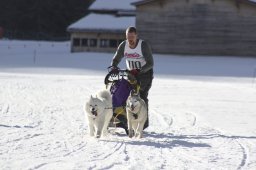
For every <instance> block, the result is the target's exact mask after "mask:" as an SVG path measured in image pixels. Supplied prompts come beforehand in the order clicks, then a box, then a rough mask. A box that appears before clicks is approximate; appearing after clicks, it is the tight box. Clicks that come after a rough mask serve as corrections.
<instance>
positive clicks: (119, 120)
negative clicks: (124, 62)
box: [104, 67, 140, 133]
mask: <svg viewBox="0 0 256 170" xmlns="http://www.w3.org/2000/svg"><path fill="white" fill-rule="evenodd" d="M104 83H105V85H106V88H107V89H108V88H109V89H110V93H111V96H112V109H113V117H112V119H111V121H110V124H109V127H115V128H116V127H121V128H124V129H125V131H126V133H128V127H127V117H126V100H127V98H128V96H129V95H130V92H131V91H132V90H134V91H135V92H138V91H139V87H140V86H139V83H138V80H136V78H135V77H134V76H133V75H132V74H130V72H129V71H128V70H123V69H119V68H116V69H115V70H114V71H113V69H112V67H108V74H107V75H106V77H105V80H104Z"/></svg>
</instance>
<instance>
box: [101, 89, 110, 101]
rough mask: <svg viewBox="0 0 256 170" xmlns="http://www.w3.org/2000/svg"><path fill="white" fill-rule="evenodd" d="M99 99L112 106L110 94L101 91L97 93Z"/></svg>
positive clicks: (106, 91)
mask: <svg viewBox="0 0 256 170" xmlns="http://www.w3.org/2000/svg"><path fill="white" fill-rule="evenodd" d="M99 97H101V98H102V99H105V100H106V101H108V102H109V103H111V104H112V97H111V94H110V92H109V91H108V90H103V91H100V92H99Z"/></svg>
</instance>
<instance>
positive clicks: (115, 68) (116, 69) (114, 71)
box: [110, 66, 119, 74]
mask: <svg viewBox="0 0 256 170" xmlns="http://www.w3.org/2000/svg"><path fill="white" fill-rule="evenodd" d="M110 73H111V74H118V73H119V68H118V67H115V66H112V67H111V68H110Z"/></svg>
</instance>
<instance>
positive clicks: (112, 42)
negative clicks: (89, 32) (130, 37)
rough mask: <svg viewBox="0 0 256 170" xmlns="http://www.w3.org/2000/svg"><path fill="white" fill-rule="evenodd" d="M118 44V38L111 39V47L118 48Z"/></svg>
mask: <svg viewBox="0 0 256 170" xmlns="http://www.w3.org/2000/svg"><path fill="white" fill-rule="evenodd" d="M117 46H118V42H117V40H114V39H111V40H109V47H112V48H116V47H117Z"/></svg>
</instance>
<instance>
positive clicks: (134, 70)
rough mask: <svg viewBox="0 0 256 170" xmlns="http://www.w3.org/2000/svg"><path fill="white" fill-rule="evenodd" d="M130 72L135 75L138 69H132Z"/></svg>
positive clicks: (138, 71)
mask: <svg viewBox="0 0 256 170" xmlns="http://www.w3.org/2000/svg"><path fill="white" fill-rule="evenodd" d="M130 73H131V74H132V75H134V76H135V77H136V76H137V75H138V74H139V73H140V69H133V70H131V71H130Z"/></svg>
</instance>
